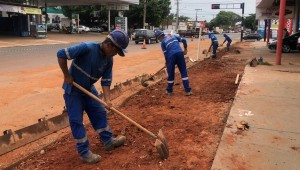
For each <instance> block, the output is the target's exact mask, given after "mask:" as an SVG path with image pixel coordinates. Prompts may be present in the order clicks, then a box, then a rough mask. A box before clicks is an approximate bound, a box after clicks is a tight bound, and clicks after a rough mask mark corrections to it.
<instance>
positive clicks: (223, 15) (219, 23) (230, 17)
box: [209, 11, 242, 29]
mask: <svg viewBox="0 0 300 170" xmlns="http://www.w3.org/2000/svg"><path fill="white" fill-rule="evenodd" d="M241 20H242V17H241V16H240V15H238V14H236V13H234V12H231V11H220V12H219V13H218V15H217V16H216V18H214V19H212V20H211V21H210V23H209V27H210V28H212V27H221V28H223V29H228V28H229V27H234V26H235V24H236V23H237V22H239V21H241Z"/></svg>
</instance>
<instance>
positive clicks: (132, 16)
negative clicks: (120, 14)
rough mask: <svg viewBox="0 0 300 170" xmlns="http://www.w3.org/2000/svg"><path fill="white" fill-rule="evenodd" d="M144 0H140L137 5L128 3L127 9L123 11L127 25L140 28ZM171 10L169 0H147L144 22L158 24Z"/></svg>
mask: <svg viewBox="0 0 300 170" xmlns="http://www.w3.org/2000/svg"><path fill="white" fill-rule="evenodd" d="M144 2H145V1H144V0H140V3H139V5H130V7H129V9H130V10H129V11H125V13H124V16H127V17H128V25H129V26H134V27H135V28H142V26H143V15H144V12H143V11H144ZM170 10H171V1H170V0H148V1H147V15H146V22H147V23H148V25H151V26H156V27H158V26H160V25H161V24H162V21H163V20H164V19H166V18H167V17H168V16H169V14H170Z"/></svg>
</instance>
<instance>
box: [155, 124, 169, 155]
mask: <svg viewBox="0 0 300 170" xmlns="http://www.w3.org/2000/svg"><path fill="white" fill-rule="evenodd" d="M154 145H155V148H156V150H157V152H158V154H159V156H160V158H161V159H167V158H168V157H169V147H168V144H167V140H166V138H165V136H164V134H163V132H162V130H161V129H159V131H158V134H157V139H156V140H155V144H154Z"/></svg>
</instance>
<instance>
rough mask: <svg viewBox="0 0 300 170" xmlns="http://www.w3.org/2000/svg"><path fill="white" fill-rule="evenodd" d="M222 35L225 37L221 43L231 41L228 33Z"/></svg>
mask: <svg viewBox="0 0 300 170" xmlns="http://www.w3.org/2000/svg"><path fill="white" fill-rule="evenodd" d="M224 37H225V40H224V42H223V44H224V43H225V42H226V41H228V42H231V41H232V40H231V38H230V37H229V36H228V35H226V34H225V35H224Z"/></svg>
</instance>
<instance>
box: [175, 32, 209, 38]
mask: <svg viewBox="0 0 300 170" xmlns="http://www.w3.org/2000/svg"><path fill="white" fill-rule="evenodd" d="M202 33H203V32H202ZM178 34H179V35H180V36H181V37H192V36H194V37H195V38H198V37H199V31H193V30H179V31H178Z"/></svg>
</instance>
